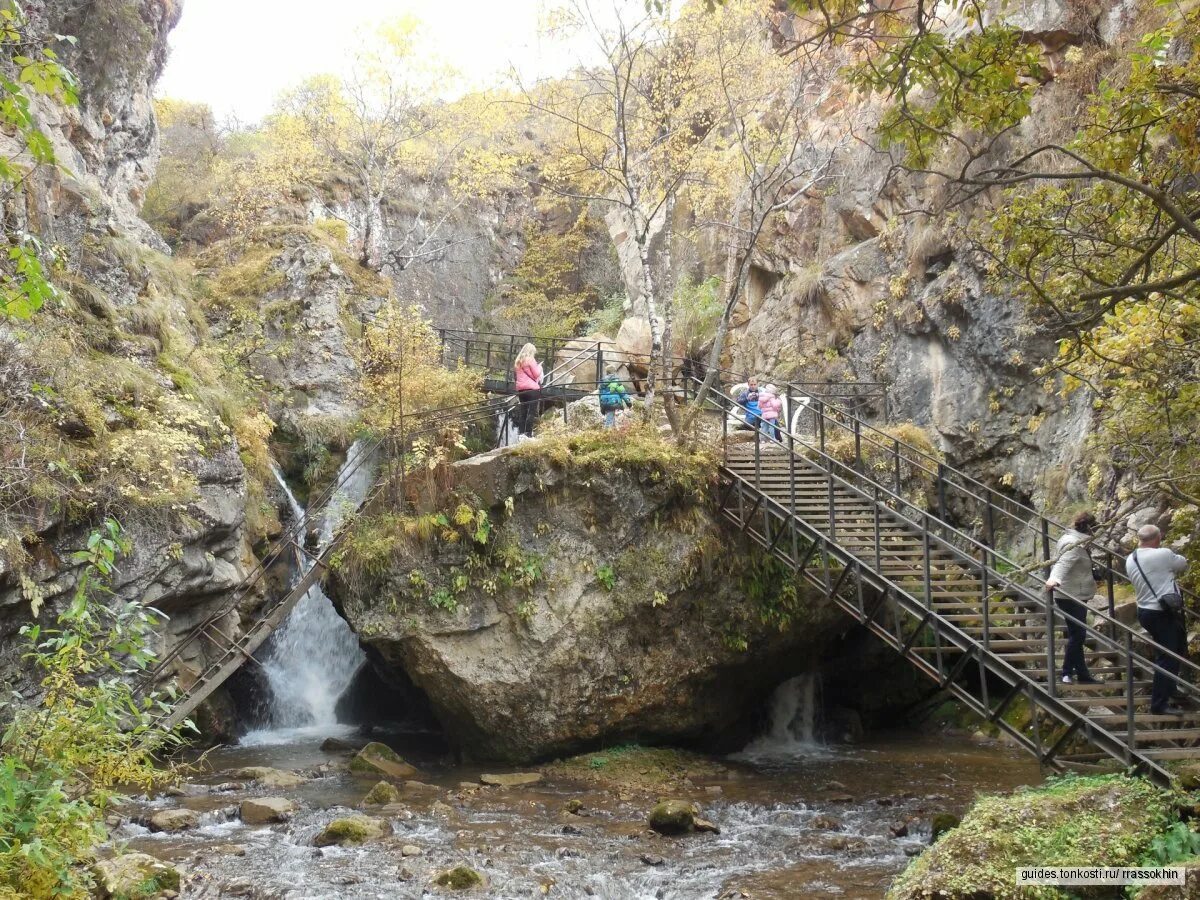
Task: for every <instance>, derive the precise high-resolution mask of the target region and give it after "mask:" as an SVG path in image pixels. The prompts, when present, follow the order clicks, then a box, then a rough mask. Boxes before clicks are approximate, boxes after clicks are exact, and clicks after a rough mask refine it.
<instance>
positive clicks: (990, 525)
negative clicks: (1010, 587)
mask: <svg viewBox="0 0 1200 900" xmlns="http://www.w3.org/2000/svg"><path fill="white" fill-rule="evenodd" d="M983 545H984V547H985V548H992V547H995V546H996V524H995V522H994V521H993V519H992V489H991V488H987V489H986V490H985V491H984V494H983ZM983 564H984V565H985V566H990V565H991V564H992V560H991V554H990V553H989V552H988V550H987V549H985V550H984V551H983Z"/></svg>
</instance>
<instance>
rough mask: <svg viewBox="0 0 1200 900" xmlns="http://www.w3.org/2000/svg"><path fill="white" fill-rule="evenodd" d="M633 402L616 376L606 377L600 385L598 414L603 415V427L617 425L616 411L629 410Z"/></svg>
mask: <svg viewBox="0 0 1200 900" xmlns="http://www.w3.org/2000/svg"><path fill="white" fill-rule="evenodd" d="M632 406H633V400H631V399H630V397H629V394H628V393H626V391H625V385H624V384H622V383H621V379H620V378H618V377H617V376H616V375H607V376H605V378H604V382H603V383H602V384H601V385H600V412H602V413H604V427H605V428H612V427H613V426H614V425H616V424H617V410H620V409H630V408H631V407H632Z"/></svg>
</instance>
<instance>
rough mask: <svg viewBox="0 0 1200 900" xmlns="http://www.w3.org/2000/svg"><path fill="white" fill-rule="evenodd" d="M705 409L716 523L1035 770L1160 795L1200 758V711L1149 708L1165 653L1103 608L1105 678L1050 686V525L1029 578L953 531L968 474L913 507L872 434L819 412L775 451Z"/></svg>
mask: <svg viewBox="0 0 1200 900" xmlns="http://www.w3.org/2000/svg"><path fill="white" fill-rule="evenodd" d="M693 390H694V388H693ZM705 399H706V401H707V402H708V403H709V404H710V406H712V407H716V408H718V409H720V410H722V412H723V413H724V414H723V415H722V420H723V421H724V422H725V423H726V425H725V441H724V448H725V450H724V464H723V465H722V467H721V469H720V482H719V486H718V506H719V508H720V510H721V513H722V515H724V516H725V517H726V518H727V519H728V520H729V521H731V522H732V523H733V524H734V525H735V526H736V527H737V528H738V529H740V530H741V531H742V532H744V533H745V534H746V535H748V536H749V537H750V538H751V539H752V540H753V541H755V542H756V543H757V544H759V545H760V546H761V547H763V548H765V549H766V550H767V551H768V552H769V553H771V554H773V555H774V556H775V557H777V558H778V559H780V560H782V561H783V562H784V563H786V564H787V565H788V566H789V567H791V568H792V569H793V570H794V571H795V572H796V573H797V574H799V575H800V576H802V577H803V578H804V579H805V580H806V581H807V582H808V583H809V584H810V585H812V586H813V587H814V588H816V589H817V590H818V591H820V592H821V593H823V594H825V595H828V596H829V597H831V598H832V599H833V600H834V601H835V602H836V603H837V604H838V605H839V606H840V607H841V608H842V609H844V610H845V611H846V612H847V613H849V614H850V615H851V616H852V617H853V618H854V619H855V620H856V621H858V622H859V623H861V624H862V625H863V626H864V627H866V628H867V629H868V630H870V631H871V632H872V633H874V634H875V635H876V636H878V637H879V638H881V639H883V640H884V641H885V642H887V643H888V644H890V645H891V646H892V647H894V648H895V649H896V650H898V651H899V652H900V653H901V654H902V655H903V656H904V657H905V658H907V659H908V660H909V661H910V662H911V663H912V664H913V665H915V666H916V667H917V668H918V669H919V670H920V671H921V672H923V673H924V674H926V675H927V676H929V677H930V678H932V679H933V680H934V681H936V682H937V683H938V684H939V685H940V686H941V687H943V688H944V689H945V690H947V691H949V692H950V693H951V694H953V695H954V696H955V697H957V698H958V699H959V700H960V701H962V702H963V703H964V704H965V705H966V706H968V707H969V708H970V709H972V710H973V711H974V712H976V713H977V714H979V715H980V716H982V717H983V718H985V719H987V720H988V721H990V722H993V723H994V724H995V725H996V726H997V727H999V728H1000V729H1002V730H1003V731H1005V732H1006V733H1007V734H1008V735H1009V736H1010V737H1011V738H1012V739H1013V740H1014V741H1016V742H1017V743H1018V744H1020V745H1021V746H1023V747H1024V748H1025V749H1027V750H1028V751H1030V752H1031V753H1033V754H1034V755H1035V756H1037V758H1038V759H1039V760H1040V761H1041V762H1042V763H1043V764H1045V765H1051V766H1061V765H1063V764H1071V763H1074V764H1094V763H1097V762H1103V761H1104V760H1106V759H1111V760H1115V761H1117V762H1118V763H1119V764H1120V765H1122V766H1124V767H1129V768H1134V769H1137V770H1139V771H1142V772H1144V773H1145V774H1147V775H1149V776H1150V777H1152V778H1154V779H1155V780H1156V781H1159V782H1163V783H1165V782H1166V781H1168V780H1169V779H1170V771H1169V768H1168V766H1167V763H1168V762H1170V761H1172V760H1185V759H1200V746H1197V744H1198V743H1200V712H1196V713H1188V714H1186V715H1183V716H1172V715H1164V716H1158V715H1152V714H1150V713H1149V712H1148V705H1149V690H1150V683H1151V679H1152V677H1153V675H1154V672H1155V671H1156V670H1159V667H1158V666H1157V665H1156V664H1155V663H1154V661H1153V657H1154V655H1155V653H1156V652H1157V651H1158V650H1159V648H1158V647H1156V646H1155V645H1154V644H1153V643H1152V642H1151V641H1150V639H1149V638H1148V637H1147V636H1146V635H1145V634H1144V633H1142V632H1141V631H1140V630H1137V629H1134V628H1131V627H1129V626H1128V625H1125V624H1123V623H1122V622H1119V621H1117V620H1116V619H1115V618H1113V616H1112V615H1111V614H1110V612H1105V611H1103V610H1100V611H1094V618H1095V622H1094V624H1087V623H1084V624H1085V627H1086V629H1087V643H1088V646H1089V652H1088V656H1089V658H1090V663H1091V665H1092V667H1093V668H1092V671H1093V673H1095V674H1096V675H1097V676H1098V677H1102V678H1104V679H1105V680H1104V681H1103V682H1102V683H1101V684H1096V685H1072V684H1062V683H1061V682H1060V681H1059V680H1058V675H1057V673H1058V667H1057V665H1056V662H1060V661H1061V656H1058V657H1057V658H1056V642H1057V641H1059V640H1060V637H1059V635H1058V634H1057V632H1058V631H1059V630H1060V629H1061V628H1062V627H1063V625H1064V624H1065V616H1064V614H1063V613H1062V612H1061V611H1060V610H1058V609H1057V608H1056V607H1055V606H1054V604H1053V602H1052V601H1051V600H1050V599H1049V598H1048V597H1047V596H1046V594H1045V593H1044V592H1043V591H1042V589H1041V583H1042V581H1043V580H1044V578H1045V569H1044V567H1043V565H1042V564H1041V563H1042V562H1043V561H1044V560H1045V559H1048V558H1049V547H1048V543H1049V540H1048V534H1049V526H1048V525H1045V524H1042V525H1038V526H1037V527H1038V530H1039V538H1040V543H1042V544H1043V545H1044V548H1045V555H1044V556H1042V557H1041V558H1040V559H1039V558H1035V561H1034V564H1032V565H1026V566H1025V567H1024V568H1022V565H1021V564H1018V562H1017V561H1015V560H1012V559H1009V558H1007V557H1006V556H1005V555H1004V554H1002V553H1000V552H999V551H997V550H996V549H995V548H994V547H993V546H991V542H990V541H984V540H981V539H980V537H979V536H977V535H974V534H970V533H967V532H965V531H963V530H961V529H960V528H958V527H956V526H955V525H953V524H951V522H950V521H948V518H949V517H948V515H947V504H948V501H949V496H950V494H951V489H950V486H951V485H953V484H955V483H961V480H962V479H964V478H966V476H963V475H962V474H961V473H958V472H955V471H954V470H951V469H949V468H948V467H946V466H944V464H940V463H939V464H938V465H939V466H940V467H941V470H942V471H941V472H940V473H939V475H938V478H937V479H936V481H934V482H933V485H932V487H933V496H932V498H930V499H929V500H922V499H921V498H910V497H906V496H905V495H904V485H903V484H902V483H901V482H902V479H901V478H900V477H899V475H898V473H899V468H898V467H896V468H895V469H894V470H893V468H892V466H890V465H888V464H886V463H881V460H880V457H878V456H876V457H874V458H873V459H872V458H871V457H870V456H869V455H867V454H864V452H863V446H862V441H863V438H864V434H865V433H866V432H867V430H868V429H869V426H867V425H866V424H865V423H862V422H861V421H859V420H857V419H855V418H854V417H853V416H851V415H850V414H848V413H847V412H845V411H844V410H836V411H831V410H828V409H825V408H822V407H821V405H820V404H816V405H815V406H814V409H813V416H812V419H811V420H810V421H811V424H812V429H811V431H809V430H807V429H805V430H804V433H796V431H792V430H785V431H782V432H781V434H780V436H779V438H778V439H776V438H774V437H772V436H768V435H766V434H764V433H762V432H761V431H757V430H756V431H753V432H742V433H740V434H739V433H738V432H732V433H731V432H730V431H729V429H728V422H729V415H728V413H730V412H733V411H734V410H735V409H736V406H737V404H736V403H735V402H734V401H732V400H730V399H729V398H728V397H726V396H725V395H724V394H722V393H721V392H720V391H719V390H713V391H712V392H711V393H710V395H709V396H708V397H707V398H705ZM831 420H832V421H834V422H836V423H837V426H838V427H843V428H846V429H847V430H848V431H849V432H850V433H851V434H853V435H854V436H855V441H854V444H853V458H852V459H851V460H850V461H848V462H847V461H843V459H842V458H835V456H834V455H832V454H831V453H830V452H828V450H829V449H830V447H829V445H828V444H827V437H828V436H827V430H828V429H829V428H831V427H832V426H831V424H830V422H831ZM888 440H891V438H889V439H888ZM891 449H894V450H896V452H897V453H898V454H899V453H901V452H903V450H904V449H905V448H891ZM911 449H912V448H907V450H911ZM917 452H919V451H917ZM839 455H841V454H839ZM846 455H848V454H846ZM955 479H958V482H956V481H955ZM928 506H932V507H934V511H931V510H930V509H928V508H927V507H928ZM993 512H995V511H994V510H993ZM1046 521H1048V520H1043V522H1046ZM992 525H994V523H992V524H991V525H989V526H988V527H989V528H990V527H992ZM990 533H991V532H989V535H990ZM1108 577H1109V599H1110V604H1111V598H1112V585H1113V576H1112V574H1111V573H1110V575H1109V576H1108ZM1177 659H1178V661H1179V663H1180V666H1181V672H1180V677H1178V678H1175V682H1176V688H1177V692H1178V694H1179V695H1180V697H1181V698H1182V699H1184V700H1190V701H1192V702H1195V703H1198V704H1200V689H1197V687H1196V686H1195V682H1196V680H1197V679H1196V676H1197V674H1200V669H1198V667H1197V666H1196V665H1195V664H1193V663H1192V662H1191V661H1190V660H1187V659H1184V658H1182V657H1177ZM1018 698H1022V699H1023V700H1024V701H1025V703H1024V709H1023V711H1020V712H1021V718H1019V719H1018V718H1017V717H1016V716H1015V713H1017V712H1018V711H1019V710H1018V709H1017V707H1015V706H1014V704H1015V702H1016V701H1017V700H1018ZM1197 708H1200V705H1198V707H1197Z"/></svg>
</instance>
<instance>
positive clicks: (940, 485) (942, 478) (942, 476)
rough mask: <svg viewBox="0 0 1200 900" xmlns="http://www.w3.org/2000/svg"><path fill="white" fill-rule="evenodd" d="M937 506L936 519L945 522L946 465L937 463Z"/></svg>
mask: <svg viewBox="0 0 1200 900" xmlns="http://www.w3.org/2000/svg"><path fill="white" fill-rule="evenodd" d="M937 505H938V518H939V519H941V520H942V521H943V522H945V521H946V464H945V463H938V467H937Z"/></svg>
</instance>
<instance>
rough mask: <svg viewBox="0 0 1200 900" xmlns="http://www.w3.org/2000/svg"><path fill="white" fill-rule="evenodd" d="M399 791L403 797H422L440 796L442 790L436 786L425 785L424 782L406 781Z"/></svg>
mask: <svg viewBox="0 0 1200 900" xmlns="http://www.w3.org/2000/svg"><path fill="white" fill-rule="evenodd" d="M401 791H402V792H403V793H404V794H405V796H409V797H419V796H422V795H424V796H429V795H430V794H440V793H441V792H442V789H441V788H440V787H438V786H437V785H436V784H426V783H425V782H424V781H406V782H404V784H403V785H402V786H401Z"/></svg>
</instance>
